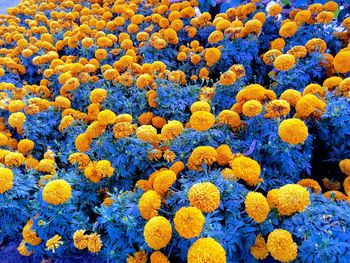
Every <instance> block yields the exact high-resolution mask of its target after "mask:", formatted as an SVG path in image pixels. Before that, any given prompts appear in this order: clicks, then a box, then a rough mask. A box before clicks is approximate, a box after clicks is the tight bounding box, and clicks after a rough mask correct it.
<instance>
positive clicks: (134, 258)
mask: <svg viewBox="0 0 350 263" xmlns="http://www.w3.org/2000/svg"><path fill="white" fill-rule="evenodd" d="M147 260H148V257H147V253H146V251H144V250H141V251H138V252H135V253H134V255H129V256H128V259H127V260H126V262H127V263H147Z"/></svg>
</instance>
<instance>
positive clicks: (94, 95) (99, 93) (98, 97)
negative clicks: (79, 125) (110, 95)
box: [90, 88, 107, 103]
mask: <svg viewBox="0 0 350 263" xmlns="http://www.w3.org/2000/svg"><path fill="white" fill-rule="evenodd" d="M106 98H107V90H105V89H101V88H97V89H94V90H92V91H91V92H90V101H91V102H92V103H101V102H103V101H105V99H106Z"/></svg>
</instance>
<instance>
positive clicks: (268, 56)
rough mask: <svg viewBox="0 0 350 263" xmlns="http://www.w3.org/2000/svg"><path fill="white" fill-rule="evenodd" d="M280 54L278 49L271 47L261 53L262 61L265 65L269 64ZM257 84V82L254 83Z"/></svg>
mask: <svg viewBox="0 0 350 263" xmlns="http://www.w3.org/2000/svg"><path fill="white" fill-rule="evenodd" d="M280 55H282V52H281V51H280V50H278V49H271V50H269V51H267V52H266V53H265V54H264V55H263V61H264V63H265V64H266V65H271V64H273V63H274V61H275V60H276V58H277V57H278V56H280ZM255 85H258V84H255Z"/></svg>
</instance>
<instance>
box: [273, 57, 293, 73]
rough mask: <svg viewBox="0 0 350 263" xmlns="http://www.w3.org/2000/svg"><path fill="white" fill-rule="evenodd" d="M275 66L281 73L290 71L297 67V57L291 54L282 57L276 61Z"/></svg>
mask: <svg viewBox="0 0 350 263" xmlns="http://www.w3.org/2000/svg"><path fill="white" fill-rule="evenodd" d="M273 65H274V66H275V68H276V69H277V70H279V71H288V70H290V69H291V68H292V67H293V66H294V65H295V57H294V56H293V55H289V54H283V55H280V56H278V57H277V58H276V59H275V61H274V62H273Z"/></svg>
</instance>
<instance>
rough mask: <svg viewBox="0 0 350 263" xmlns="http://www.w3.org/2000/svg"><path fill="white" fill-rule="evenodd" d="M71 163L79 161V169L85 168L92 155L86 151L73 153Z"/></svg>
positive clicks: (70, 158) (70, 157) (70, 156)
mask: <svg viewBox="0 0 350 263" xmlns="http://www.w3.org/2000/svg"><path fill="white" fill-rule="evenodd" d="M68 160H69V162H70V163H71V164H75V163H78V167H79V169H85V167H86V166H87V165H88V164H89V163H90V161H91V160H90V157H89V156H88V155H87V154H85V153H72V154H71V155H69V158H68Z"/></svg>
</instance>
